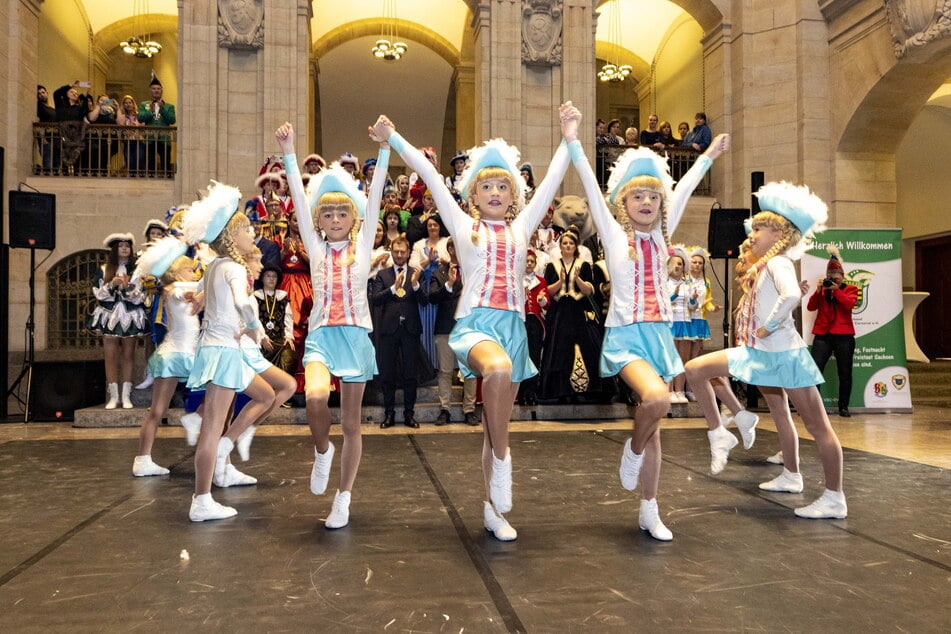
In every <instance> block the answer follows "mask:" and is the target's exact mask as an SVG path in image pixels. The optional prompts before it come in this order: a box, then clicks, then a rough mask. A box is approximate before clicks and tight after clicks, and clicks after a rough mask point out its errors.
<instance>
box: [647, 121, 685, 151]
mask: <svg viewBox="0 0 951 634" xmlns="http://www.w3.org/2000/svg"><path fill="white" fill-rule="evenodd" d="M657 129H658V130H659V131H660V137H659V138H658V139H657V142H656V143H655V144H654V145H653V146H652V147H653V148H654V150H656V151H658V152H666V151H667V150H672V149H674V148H677V147H680V141H678V140H677V139H675V138H674V132H673V130H672V129H671V127H670V121H661V122H660V126H658V128H657Z"/></svg>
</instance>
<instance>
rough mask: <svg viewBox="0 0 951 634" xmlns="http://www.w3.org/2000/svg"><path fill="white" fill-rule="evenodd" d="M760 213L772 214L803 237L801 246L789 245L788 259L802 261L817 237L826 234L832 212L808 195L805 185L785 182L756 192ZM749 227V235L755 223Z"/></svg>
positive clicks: (747, 228)
mask: <svg viewBox="0 0 951 634" xmlns="http://www.w3.org/2000/svg"><path fill="white" fill-rule="evenodd" d="M756 198H757V199H758V200H759V208H760V210H761V211H772V212H773V213H776V214H779V215H780V216H782V217H783V218H785V219H786V220H788V221H789V222H791V223H792V224H793V226H794V227H796V229H798V230H799V233H801V234H802V241H801V242H800V243H799V244H798V245H790V249H788V250H787V251H786V255H787V256H789V257H790V258H791V259H797V258H798V257H800V256H801V255H802V254H803V253H804V252H805V251H806V250H808V248H809V246H810V245H811V244H812V241H813V238H814V237H815V235H816V234H817V233H821V232H822V231H825V228H826V224H825V223H826V221H827V220H828V219H829V208H828V207H827V206H826V204H825V203H824V202H822V199H821V198H819V197H818V196H816V195H815V194H813V193H812V192H811V191H809V188H808V187H806V186H805V185H794V184H792V183H788V182H786V181H780V182H772V183H766V184H765V185H763V186H762V187H760V188H759V191H757V192H756ZM744 224H745V226H746V232H747V233H749V232H750V231H751V229H752V221H750V222H749V223H748V224H747V223H744Z"/></svg>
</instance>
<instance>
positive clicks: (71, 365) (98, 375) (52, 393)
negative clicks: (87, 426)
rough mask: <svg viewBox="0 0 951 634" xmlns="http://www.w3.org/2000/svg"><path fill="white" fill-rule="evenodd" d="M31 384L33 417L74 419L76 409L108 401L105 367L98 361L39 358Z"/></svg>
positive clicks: (36, 418) (34, 366)
mask: <svg viewBox="0 0 951 634" xmlns="http://www.w3.org/2000/svg"><path fill="white" fill-rule="evenodd" d="M32 378H33V380H32V382H31V384H30V413H31V414H32V419H33V420H72V419H73V413H74V412H75V411H76V410H77V409H82V408H84V407H92V406H93V405H101V404H102V403H105V401H106V366H105V362H103V361H102V360H101V359H100V360H99V361H37V362H36V363H34V364H33V377H32Z"/></svg>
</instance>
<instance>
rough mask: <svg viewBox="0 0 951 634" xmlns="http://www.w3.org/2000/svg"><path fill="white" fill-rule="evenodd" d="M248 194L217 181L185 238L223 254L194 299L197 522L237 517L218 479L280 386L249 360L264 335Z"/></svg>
mask: <svg viewBox="0 0 951 634" xmlns="http://www.w3.org/2000/svg"><path fill="white" fill-rule="evenodd" d="M240 198H241V192H239V191H238V190H237V189H235V188H234V187H229V186H228V185H222V184H220V183H216V182H212V185H211V186H210V187H209V188H208V194H207V196H205V198H203V199H202V200H199V201H196V202H195V203H193V204H192V205H191V207H189V208H188V211H187V212H186V213H185V223H184V224H185V226H184V230H185V240H186V242H188V243H189V244H197V243H198V242H206V243H208V244H209V245H210V246H211V249H212V250H213V251H214V252H215V253H216V254H217V257H216V258H215V259H214V260H213V261H212V262H211V264H209V265H208V268H207V269H206V270H205V274H204V275H203V276H202V278H201V282H200V283H199V287H198V293H197V295H196V299H195V301H196V302H197V303H198V304H199V305H202V304H203V305H204V311H205V314H204V320H203V322H202V331H201V340H200V342H199V345H198V351H197V353H196V355H195V363H194V365H193V366H192V371H191V373H190V374H189V376H188V387H189V388H191V389H200V388H204V389H205V397H204V398H205V401H204V410H203V417H202V420H201V432H200V434H199V436H198V446H197V448H196V450H195V494H194V495H193V496H192V503H191V509H190V510H189V513H188V516H189V518H190V519H191V520H192V521H193V522H203V521H206V520H216V519H224V518H227V517H233V516H235V515H237V514H238V512H237V511H236V510H235V509H233V508H231V507H228V506H224V505H222V504H219V503H218V502H216V501H215V499H214V498H213V497H212V495H211V484H212V480H213V479H215V480H218V481H219V482H221V481H223V480H224V478H225V468H226V465H227V464H228V455H229V454H230V453H231V450H232V449H233V448H234V441H235V440H236V439H237V438H238V437H239V436H240V435H241V434H242V433H243V432H244V431H245V430H246V429H247V428H248V426H249V425H251V424H253V423H255V422H257V421H259V420H260V419H262V418H263V417H264V416H266V415H267V414H268V413H270V411H271V410H272V409H273V407H274V404H275V399H274V390H273V389H272V388H271V386H270V385H268V384H267V382H266V381H265V380H264V379H263V378H261V377H260V376H257V375H256V374H255V372H254V370H253V369H252V368H251V367H250V366H249V365H248V364H247V363H246V362H245V361H244V359H243V356H242V354H241V348H240V346H239V339H240V337H241V335H243V334H248V335H249V336H250V337H251V338H252V339H253V340H254V341H255V342H260V341H261V339H262V338H263V337H264V326H263V325H262V324H261V323H260V322H259V321H258V315H257V308H256V307H255V305H254V303H253V302H252V301H251V298H250V293H249V289H248V274H249V273H248V269H247V265H246V258H247V257H248V256H249V255H250V254H251V251H252V249H253V248H254V232H253V230H252V229H251V223H250V221H249V220H248V217H247V216H246V215H245V214H243V213H240V212H239V210H238V203H239V202H240ZM237 392H244V393H245V394H246V395H247V396H248V397H249V398H250V399H251V402H250V403H248V405H247V406H246V407H245V408H244V409H242V410H241V413H240V414H238V416H237V418H235V419H234V421H233V422H232V424H231V426H230V428H229V429H228V432H227V434H226V435H224V436H222V430H223V429H224V426H225V422H226V420H227V418H228V414H229V412H230V411H231V403H232V401H233V400H234V396H235V393H237Z"/></svg>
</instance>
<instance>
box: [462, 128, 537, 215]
mask: <svg viewBox="0 0 951 634" xmlns="http://www.w3.org/2000/svg"><path fill="white" fill-rule="evenodd" d="M468 154H469V163H468V164H467V165H466V168H465V169H464V170H462V175H461V183H460V185H459V191H460V192H462V195H463V196H464V197H466V198H468V196H469V188H470V187H471V186H472V181H473V180H474V179H475V176H476V174H478V173H479V171H480V170H482V169H484V168H486V167H499V168H502V169H504V170H505V171H507V172H508V173H509V174H511V175H512V182H513V183H515V188H516V190H517V191H516V194H517V195H516V197H515V198H516V200H517V201H518V207H519V209H521V208H522V207H523V206H524V205H525V179H524V178H522V172H521V170H520V169H519V168H518V164H519V159H520V158H521V155H520V153H519V151H518V148H517V147H515V146H514V145H509V144H508V143H506V142H505V141H504V140H503V139H492V140H491V141H486V142H485V143H483V144H482V145H480V146H479V147H474V148H472V149H471V150H469V152H468Z"/></svg>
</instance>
